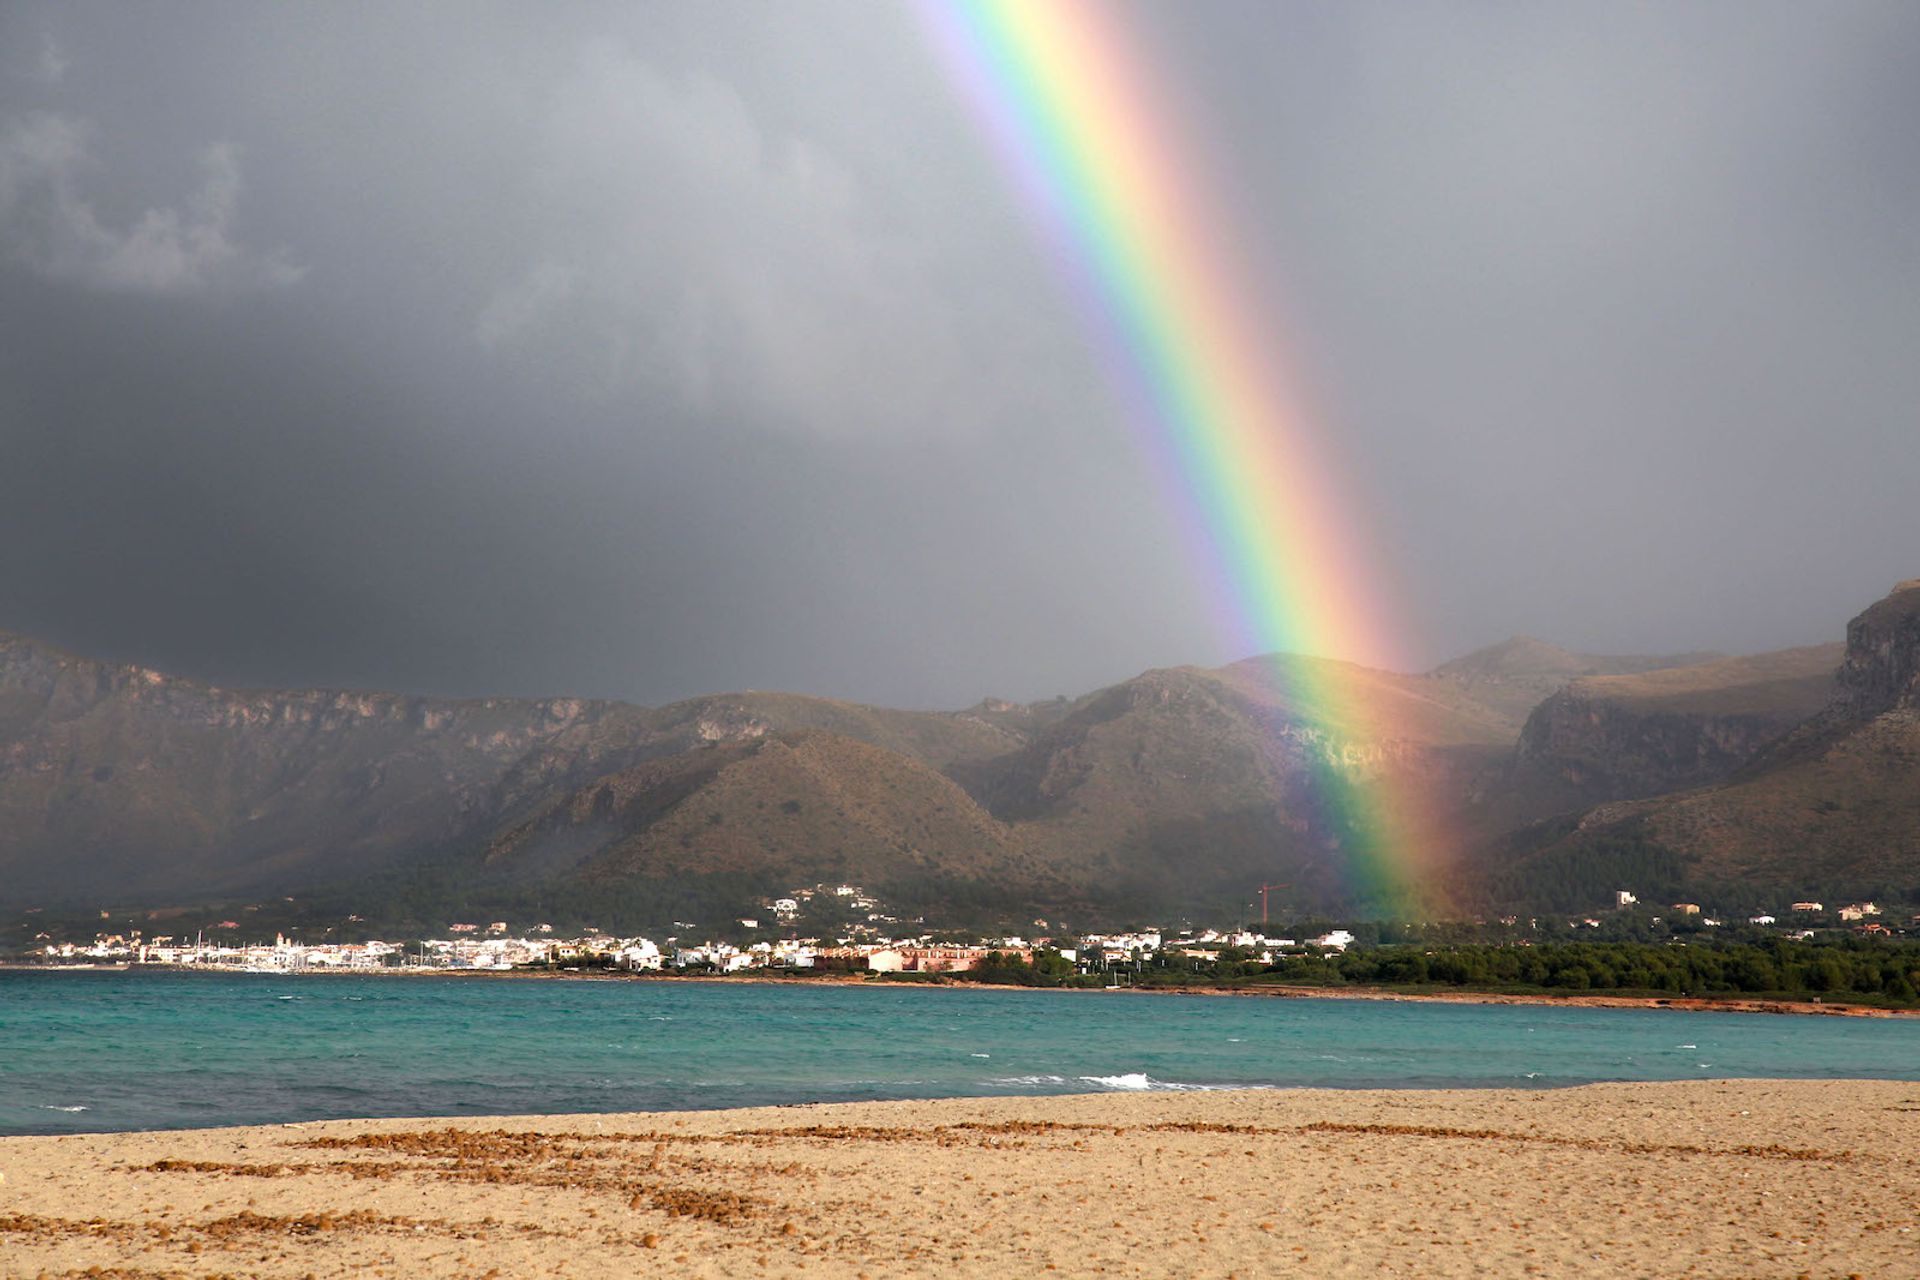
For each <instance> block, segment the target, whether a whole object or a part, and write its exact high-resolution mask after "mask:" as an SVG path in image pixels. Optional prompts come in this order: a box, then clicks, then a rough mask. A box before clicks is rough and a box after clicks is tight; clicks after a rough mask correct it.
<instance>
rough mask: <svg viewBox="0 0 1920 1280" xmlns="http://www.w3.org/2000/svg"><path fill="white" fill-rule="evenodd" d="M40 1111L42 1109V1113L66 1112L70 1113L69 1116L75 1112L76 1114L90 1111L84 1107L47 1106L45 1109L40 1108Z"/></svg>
mask: <svg viewBox="0 0 1920 1280" xmlns="http://www.w3.org/2000/svg"><path fill="white" fill-rule="evenodd" d="M40 1109H41V1110H42V1111H65V1112H67V1113H69V1114H71V1113H73V1112H75V1111H85V1110H88V1108H86V1107H84V1106H77V1107H55V1106H45V1107H42V1108H40Z"/></svg>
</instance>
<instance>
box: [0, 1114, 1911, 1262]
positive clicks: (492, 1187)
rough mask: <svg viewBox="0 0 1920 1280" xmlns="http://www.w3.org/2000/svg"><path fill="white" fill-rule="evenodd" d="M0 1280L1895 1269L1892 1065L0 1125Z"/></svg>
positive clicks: (1906, 1195) (1898, 1165) (1901, 1149)
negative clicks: (1804, 1074) (189, 1122)
mask: <svg viewBox="0 0 1920 1280" xmlns="http://www.w3.org/2000/svg"><path fill="white" fill-rule="evenodd" d="M0 1174H4V1177H5V1182H4V1183H3V1184H0V1276H5V1277H9V1278H11V1277H15V1276H22V1277H31V1276H38V1275H41V1274H43V1273H44V1274H48V1275H83V1274H84V1275H98V1274H106V1275H113V1276H123V1277H150V1276H151V1277H158V1276H217V1275H247V1276H256V1275H257V1276H274V1277H279V1276H287V1277H302V1276H309V1275H311V1276H345V1275H368V1274H371V1275H384V1276H429V1275H431V1276H473V1277H480V1276H494V1277H507V1276H577V1277H596V1276H606V1277H615V1276H630V1275H656V1274H658V1275H686V1276H738V1275H754V1274H768V1275H790V1274H799V1273H803V1272H804V1273H812V1274H819V1275H823V1276H861V1275H865V1276H868V1277H872V1278H873V1280H879V1278H880V1277H888V1276H922V1275H940V1276H1008V1275H1039V1274H1043V1273H1048V1272H1054V1273H1058V1274H1064V1275H1094V1274H1099V1275H1123V1276H1128V1275H1133V1276H1215V1277H1221V1276H1234V1275H1237V1276H1242V1277H1252V1276H1261V1275H1276V1274H1282V1273H1286V1272H1292V1271H1296V1270H1297V1271H1301V1272H1310V1273H1314V1274H1322V1275H1328V1274H1332V1275H1360V1274H1375V1273H1385V1274H1390V1275H1406V1276H1470V1275H1488V1274H1493V1275H1516V1276H1518V1275H1562V1276H1564V1275H1573V1274H1615V1275H1648V1276H1652V1275H1660V1276H1676V1275H1698V1276H1755V1275H1766V1276H1774V1275H1778V1276H1797V1275H1803V1274H1805V1275H1815V1276H1825V1275H1838V1276H1847V1275H1860V1276H1876V1275H1877V1276H1912V1275H1914V1274H1916V1273H1920V1084H1908V1083H1897V1082H1876V1081H1795V1082H1783V1081H1708V1082H1685V1083H1666V1084H1607V1085H1592V1086H1587V1087H1583V1088H1577V1089H1563V1090H1552V1091H1541V1092H1522V1091H1510V1090H1486V1091H1330V1090H1297V1091H1273V1092H1260V1091H1248V1092H1213V1093H1142V1094H1101V1095H1092V1096H1073V1097H1055V1098H1022V1099H1004V1098H1002V1099H955V1100H945V1101H935V1102H880V1103H866V1104H857V1105H836V1106H814V1107H784V1108H767V1109H758V1110H742V1111H721V1112H698V1113H662V1114H628V1115H586V1116H546V1117H497V1118H484V1119H478V1118H470V1119H461V1120H458V1121H447V1120H403V1121H395V1120H358V1121H331V1122H325V1123H317V1124H302V1125H282V1126H268V1127H256V1128H236V1129H214V1130H198V1131H179V1132H161V1133H129V1134H101V1135H83V1136H67V1137H22V1138H6V1139H0Z"/></svg>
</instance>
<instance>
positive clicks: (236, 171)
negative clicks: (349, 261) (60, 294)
mask: <svg viewBox="0 0 1920 1280" xmlns="http://www.w3.org/2000/svg"><path fill="white" fill-rule="evenodd" d="M90 142H91V130H90V128H89V126H88V125H87V123H86V122H85V121H84V120H80V119H78V118H76V117H73V116H69V115H64V114H61V113H59V112H52V111H36V112H31V113H29V114H27V115H25V116H21V117H17V118H14V119H11V120H8V121H7V122H6V123H5V125H4V126H3V127H0V255H4V256H5V257H7V258H10V259H12V260H13V261H15V262H17V263H20V264H21V265H23V266H26V267H28V268H29V269H31V270H33V271H36V272H38V273H40V274H42V275H45V276H48V277H51V278H54V279H61V280H73V281H77V282H78V283H80V284H83V285H86V286H88V287H89V288H94V289H99V290H102V291H106V292H123V293H160V294H181V293H195V292H200V291H203V290H207V289H211V288H216V287H237V288H253V287H262V286H271V285H286V284H292V283H295V282H296V281H298V280H299V279H300V278H301V277H302V276H303V275H304V274H305V268H303V267H300V266H297V265H295V264H294V263H292V262H291V261H289V260H288V259H287V258H286V256H285V255H284V254H281V253H277V252H276V253H260V252H256V251H253V250H249V249H246V248H244V247H243V246H241V245H240V244H238V243H236V241H235V240H234V236H233V230H234V222H235V217H236V214H237V212H238V209H239V201H240V190H241V177H240V158H239V153H238V151H237V150H236V149H235V148H234V147H232V146H231V145H228V144H224V143H222V144H215V145H213V146H210V147H208V148H206V150H205V151H203V152H202V153H201V155H200V171H201V176H200V183H199V186H198V187H196V188H195V189H194V190H193V191H192V192H191V193H189V195H188V196H187V198H186V199H185V200H184V201H182V202H181V203H180V204H179V205H177V206H154V207H149V208H147V209H146V210H145V211H144V212H142V213H141V214H140V215H139V216H138V217H137V218H134V219H133V220H132V221H131V222H130V224H129V225H127V226H125V227H114V226H111V225H108V224H107V223H106V222H104V221H103V220H102V219H101V218H100V216H99V215H98V214H97V213H96V212H95V210H94V205H93V203H92V202H91V201H90V200H89V199H88V198H87V197H86V195H85V194H83V191H82V182H83V179H84V178H85V177H86V175H87V174H88V172H89V171H90V170H92V169H94V168H95V167H96V165H95V162H94V160H93V157H92V152H91V148H90Z"/></svg>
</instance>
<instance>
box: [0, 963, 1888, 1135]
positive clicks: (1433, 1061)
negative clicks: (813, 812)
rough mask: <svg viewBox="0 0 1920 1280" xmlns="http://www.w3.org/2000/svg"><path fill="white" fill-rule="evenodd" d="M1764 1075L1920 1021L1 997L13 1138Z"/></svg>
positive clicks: (797, 990) (1295, 1003) (668, 992)
mask: <svg viewBox="0 0 1920 1280" xmlns="http://www.w3.org/2000/svg"><path fill="white" fill-rule="evenodd" d="M1738 1076H1770V1077H1793V1076H1800V1077H1843V1076H1865V1077H1884V1078H1897V1079H1904V1080H1920V1019H1880V1018H1871V1019H1870V1018H1817V1017H1783V1016H1779V1015H1768V1014H1739V1013H1684V1012H1675V1011H1665V1010H1655V1009H1647V1010H1638V1009H1574V1008H1551V1007H1544V1006H1538V1005H1459V1004H1423V1003H1411V1002H1385V1001H1367V1000H1286V999H1272V998H1244V999H1232V998H1222V997H1210V996H1175V995H1144V994H1126V993H1106V992H1099V991H1086V992H1048V991H1020V990H1004V989H995V990H980V989H973V988H918V989H915V988H888V987H880V988H874V987H849V986H841V985H834V986H828V985H820V986H807V985H793V986H776V985H749V984H740V985H728V984H726V983H706V982H679V981H600V982H595V981H572V982H569V981H512V980H505V981H503V980H487V979H457V978H455V979H436V978H422V977H411V978H409V977H366V978H357V977H347V976H326V977H279V976H274V975H255V974H232V975H224V974H193V973H141V972H132V973H115V972H85V973H32V972H4V973H0V1134H21V1133H76V1132H86V1131H98V1130H115V1129H152V1128H176V1127H201V1126H211V1125H227V1124H264V1123H277V1122H283V1121H292V1120H314V1119H324V1118H334V1117H345V1116H414V1115H448V1116H454V1115H482V1114H496V1113H510V1112H529V1113H531V1112H547V1113H554V1112H581V1111H628V1110H651V1109H679V1108H704V1107H738V1106H754V1105H763V1104H771V1103H797V1102H827V1101H832V1102H840V1101H859V1100H866V1099H875V1098H929V1097H954V1096H965V1095H981V1094H1013V1095H1022V1094H1043V1093H1084V1092H1089V1091H1099V1090H1135V1089H1207V1088H1221V1087H1245V1086H1265V1087H1277V1088H1285V1087H1289V1086H1301V1085H1314V1086H1336V1087H1372V1086H1378V1087H1391V1086H1402V1087H1442V1086H1495V1085H1498V1086H1522V1087H1546V1086H1553V1085H1570V1084H1580V1083H1585V1082H1588V1081H1595V1080H1687V1079H1701V1078H1724V1077H1738Z"/></svg>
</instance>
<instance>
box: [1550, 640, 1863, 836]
mask: <svg viewBox="0 0 1920 1280" xmlns="http://www.w3.org/2000/svg"><path fill="white" fill-rule="evenodd" d="M1843 652H1844V650H1843V646H1840V645H1837V644H1835V645H1813V646H1808V647H1806V648H1801V649H1788V650H1782V651H1780V652H1778V653H1772V654H1761V655H1758V656H1756V657H1750V658H1731V659H1720V660H1717V661H1714V662H1709V663H1701V664H1697V665H1695V666H1690V667H1676V668H1669V669H1666V670H1662V671H1656V672H1650V673H1644V674H1640V675H1634V676H1600V677H1591V678H1587V679H1581V680H1575V681H1573V682H1572V683H1570V684H1568V685H1567V686H1566V687H1565V688H1564V689H1562V690H1560V691H1559V692H1558V693H1555V694H1554V695H1553V696H1551V697H1549V698H1548V699H1546V700H1545V701H1544V702H1542V703H1541V704H1540V705H1539V707H1537V708H1536V709H1535V710H1534V712H1533V714H1532V715H1531V716H1529V717H1528V719H1527V723H1526V727H1525V728H1524V729H1522V730H1521V733H1520V741H1519V744H1518V746H1517V747H1516V749H1515V759H1516V768H1517V770H1518V772H1519V773H1520V775H1521V777H1522V778H1523V779H1525V778H1528V777H1529V776H1530V775H1531V776H1533V777H1535V778H1539V777H1544V778H1546V779H1549V780H1551V781H1552V782H1555V783H1557V784H1560V785H1562V786H1564V787H1565V788H1567V789H1569V791H1570V794H1572V795H1575V796H1578V797H1581V798H1584V799H1586V800H1588V801H1600V800H1608V799H1624V798H1630V797H1636V796H1648V795H1658V794H1661V793H1664V792H1668V791H1677V790H1682V789H1685V788H1689V787H1698V786H1703V785H1705V784H1707V783H1710V782H1716V781H1718V780H1720V779H1721V778H1724V777H1727V776H1728V775H1729V774H1731V773H1733V772H1734V771H1735V770H1736V769H1738V768H1740V767H1741V766H1742V765H1744V764H1746V763H1747V762H1748V761H1749V760H1751V759H1753V758H1754V757H1755V756H1756V755H1758V754H1759V753H1760V752H1761V751H1762V750H1763V749H1764V748H1766V747H1767V746H1769V745H1770V744H1772V743H1774V742H1776V741H1778V740H1779V739H1780V738H1781V737H1783V736H1784V735H1785V734H1787V733H1788V732H1789V731H1790V730H1792V729H1793V728H1795V726H1797V725H1799V724H1801V723H1803V722H1804V721H1806V720H1807V719H1808V718H1809V717H1811V716H1814V715H1816V714H1818V713H1819V712H1821V711H1822V710H1823V709H1824V708H1825V707H1826V706H1827V705H1828V703H1829V701H1830V700H1831V699H1832V697H1833V694H1834V691H1835V683H1834V671H1835V670H1836V669H1837V668H1838V667H1839V665H1840V661H1841V658H1842V656H1843Z"/></svg>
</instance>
